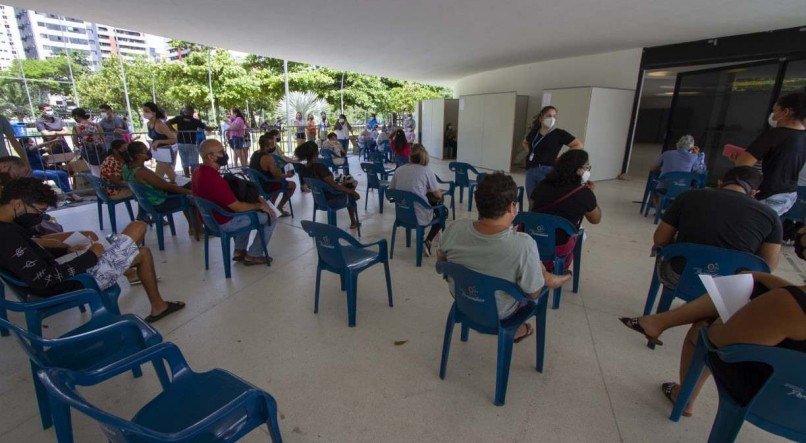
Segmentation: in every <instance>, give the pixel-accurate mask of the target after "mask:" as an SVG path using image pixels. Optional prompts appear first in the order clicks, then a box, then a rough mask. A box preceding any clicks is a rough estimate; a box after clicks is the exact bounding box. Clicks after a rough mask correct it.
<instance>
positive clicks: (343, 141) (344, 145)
mask: <svg viewBox="0 0 806 443" xmlns="http://www.w3.org/2000/svg"><path fill="white" fill-rule="evenodd" d="M339 143H341V147H342V148H344V152H349V149H350V140H348V139H339Z"/></svg>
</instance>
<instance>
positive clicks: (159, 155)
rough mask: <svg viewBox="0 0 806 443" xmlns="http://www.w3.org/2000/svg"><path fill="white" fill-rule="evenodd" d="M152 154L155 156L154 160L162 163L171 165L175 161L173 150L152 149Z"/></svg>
mask: <svg viewBox="0 0 806 443" xmlns="http://www.w3.org/2000/svg"><path fill="white" fill-rule="evenodd" d="M151 154H152V155H153V156H154V160H156V161H158V162H160V163H171V161H172V160H173V159H172V158H171V150H170V149H166V148H161V149H152V150H151Z"/></svg>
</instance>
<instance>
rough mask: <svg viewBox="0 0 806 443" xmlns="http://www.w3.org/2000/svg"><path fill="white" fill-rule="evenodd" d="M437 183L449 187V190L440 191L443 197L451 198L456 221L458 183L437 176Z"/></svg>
mask: <svg viewBox="0 0 806 443" xmlns="http://www.w3.org/2000/svg"><path fill="white" fill-rule="evenodd" d="M436 177H437V183H439V184H441V185H448V188H447V189H440V190H441V191H442V197H443V198H445V197H450V198H451V216H452V217H453V219H454V220H456V183H454V182H453V180H443V179H441V178H439V176H438V175H437V176H436Z"/></svg>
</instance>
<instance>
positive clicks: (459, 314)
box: [437, 262, 548, 406]
mask: <svg viewBox="0 0 806 443" xmlns="http://www.w3.org/2000/svg"><path fill="white" fill-rule="evenodd" d="M437 272H439V273H440V274H442V275H443V276H444V277H445V278H446V280H447V279H450V281H452V283H449V284H452V285H453V288H454V302H453V306H451V310H450V312H449V313H448V321H447V322H446V324H445V338H444V341H443V344H442V359H441V361H440V365H439V378H441V379H443V380H444V379H445V373H446V371H447V369H448V353H449V352H450V349H451V338H452V336H453V328H454V325H455V324H456V323H460V324H461V325H462V335H461V340H462V341H467V339H468V335H469V334H468V333H469V331H470V329H473V330H474V331H478V332H479V333H482V334H490V335H497V336H498V365H497V369H496V375H495V401H494V403H495V405H496V406H502V405H503V404H504V400H505V397H506V395H507V383H508V381H509V364H510V361H511V360H512V347H513V344H514V339H515V333H516V332H517V330H518V328H520V327H521V325H523V324H524V323H525V322H526V321H527V320H529V319H530V318H532V317H535V318H536V322H537V326H536V331H535V335H536V339H535V345H536V356H535V360H536V364H535V368H536V369H537V371H538V372H543V354H544V351H545V348H546V311H547V310H548V309H547V307H548V299H547V294H548V290H547V289H545V288H544V289H543V290H542V291H541V293H540V297H538V298H537V299H532V298H530V297H528V296H527V295H526V294H524V293H523V291H521V290H520V288H518V287H517V286H516V285H515V284H513V283H512V282H509V281H506V280H503V279H500V278H496V277H490V276H488V275H484V274H479V273H478V272H473V271H471V270H469V269H467V268H465V267H464V266H461V265H458V264H456V263H448V262H437ZM496 291H502V292H505V293H507V294H508V295H510V296H511V297H512V298H514V299H515V300H516V301H518V302H521V303H525V306H523V307H521V308H519V309H518V311H517V312H516V313H515V314H513V315H512V316H511V317H509V318H507V319H506V320H500V319H499V318H498V307H497V306H496V302H495V293H496Z"/></svg>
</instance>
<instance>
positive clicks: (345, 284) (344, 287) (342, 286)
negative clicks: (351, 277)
mask: <svg viewBox="0 0 806 443" xmlns="http://www.w3.org/2000/svg"><path fill="white" fill-rule="evenodd" d="M339 280H341V290H342V291H346V290H347V282H346V281H345V280H344V274H339Z"/></svg>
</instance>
